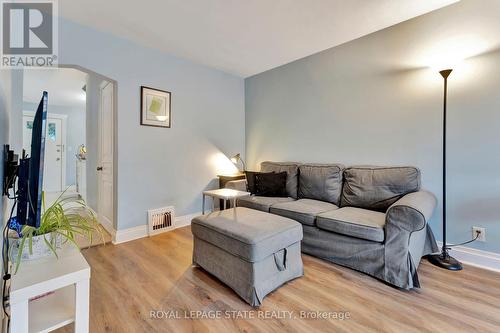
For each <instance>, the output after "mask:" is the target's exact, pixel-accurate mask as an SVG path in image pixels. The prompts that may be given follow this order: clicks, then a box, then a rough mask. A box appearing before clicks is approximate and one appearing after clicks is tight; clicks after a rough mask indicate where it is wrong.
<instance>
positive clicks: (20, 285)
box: [10, 246, 90, 333]
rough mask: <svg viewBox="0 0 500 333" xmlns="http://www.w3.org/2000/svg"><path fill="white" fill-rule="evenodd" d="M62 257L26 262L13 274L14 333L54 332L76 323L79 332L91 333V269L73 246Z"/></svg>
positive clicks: (12, 319) (11, 299)
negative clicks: (37, 297)
mask: <svg viewBox="0 0 500 333" xmlns="http://www.w3.org/2000/svg"><path fill="white" fill-rule="evenodd" d="M58 255H59V259H57V258H56V257H54V256H50V257H45V258H41V259H38V260H33V261H26V262H22V263H21V265H20V266H19V271H18V272H17V273H16V274H15V275H12V280H11V286H10V312H11V323H10V332H12V333H28V332H50V331H53V330H55V329H57V328H60V327H62V326H65V325H68V324H70V323H72V322H75V332H76V333H87V332H88V331H89V286H90V267H89V265H88V263H87V261H86V260H85V258H84V257H83V255H82V254H81V253H80V252H79V251H78V250H77V249H75V248H74V247H73V246H67V247H66V248H64V249H62V250H60V251H59V252H58ZM49 292H53V293H52V294H49V295H46V296H43V297H41V298H39V299H35V300H32V301H30V299H32V298H33V297H36V296H39V295H43V294H46V293H49Z"/></svg>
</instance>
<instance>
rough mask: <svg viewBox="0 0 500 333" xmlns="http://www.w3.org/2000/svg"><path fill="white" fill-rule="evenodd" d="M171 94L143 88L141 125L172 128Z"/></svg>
mask: <svg viewBox="0 0 500 333" xmlns="http://www.w3.org/2000/svg"><path fill="white" fill-rule="evenodd" d="M170 105H171V102H170V92H168V91H163V90H158V89H153V88H148V87H141V125H146V126H157V127H170Z"/></svg>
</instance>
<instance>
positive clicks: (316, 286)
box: [61, 227, 500, 333]
mask: <svg viewBox="0 0 500 333" xmlns="http://www.w3.org/2000/svg"><path fill="white" fill-rule="evenodd" d="M191 253H192V236H191V231H190V228H189V227H185V228H181V229H177V230H175V231H172V232H169V233H165V234H162V235H159V236H155V237H152V238H143V239H139V240H136V241H132V242H128V243H124V244H120V245H112V244H108V245H105V246H97V247H92V248H89V249H86V250H83V254H84V255H85V257H86V258H87V260H88V262H89V264H90V266H91V267H92V278H91V295H90V304H91V308H90V332H120V333H121V332H281V331H283V332H285V331H286V332H500V274H498V273H494V272H490V271H486V270H482V269H478V268H475V267H470V266H466V267H465V269H464V270H463V271H461V272H450V271H446V270H443V269H439V268H436V267H434V266H432V265H430V264H429V263H428V262H427V261H426V260H423V261H422V263H421V265H420V267H419V269H418V271H419V274H420V281H421V284H422V289H420V290H414V291H409V292H408V291H402V290H398V289H395V288H393V287H390V286H388V285H386V284H384V283H382V282H380V281H378V280H375V279H373V278H371V277H369V276H366V275H364V274H361V273H358V272H355V271H353V270H350V269H347V268H344V267H341V266H337V265H334V264H331V263H328V262H326V261H323V260H320V259H317V258H314V257H311V256H307V255H303V260H304V266H305V275H304V277H302V278H299V279H296V280H294V281H292V282H289V283H287V284H286V285H284V286H282V287H281V288H279V289H278V290H277V291H275V292H273V293H272V294H270V295H268V296H267V297H266V298H265V299H264V302H263V305H262V306H261V307H260V308H259V309H258V310H254V309H252V308H251V307H250V306H248V305H247V304H246V303H244V302H243V301H242V300H241V299H240V298H239V297H238V296H237V295H236V294H235V293H233V292H232V291H231V289H229V288H227V287H225V286H224V285H223V284H222V283H221V282H219V281H218V280H217V279H216V278H214V277H212V276H211V275H209V274H208V273H206V272H205V271H203V270H202V269H201V268H197V267H193V266H192V265H191ZM239 310H241V311H240V312H232V311H239ZM151 311H164V312H163V315H164V316H175V317H179V318H176V319H172V318H170V319H165V318H164V319H155V318H151ZM191 311H194V312H191ZM196 311H199V312H196ZM303 311H305V312H303ZM317 311H319V312H317ZM318 314H319V315H322V316H327V317H330V318H325V319H321V318H304V317H303V316H305V315H307V316H309V317H315V316H316V317H317V316H318ZM155 315H156V316H157V317H160V316H161V315H162V313H161V312H155ZM185 315H186V317H187V318H185ZM342 315H344V316H347V315H349V318H346V317H345V318H344V319H343V320H342V319H340V317H341V316H342ZM206 316H215V317H225V316H229V317H230V318H229V319H227V318H214V319H211V318H206ZM301 316H302V317H301ZM335 316H337V317H336V318H335ZM249 317H254V318H253V319H249ZM71 330H72V328H71V327H67V328H65V329H62V330H61V331H71Z"/></svg>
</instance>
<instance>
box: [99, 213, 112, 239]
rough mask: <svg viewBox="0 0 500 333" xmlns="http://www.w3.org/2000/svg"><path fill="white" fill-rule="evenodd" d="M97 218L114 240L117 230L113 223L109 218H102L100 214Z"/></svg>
mask: <svg viewBox="0 0 500 333" xmlns="http://www.w3.org/2000/svg"><path fill="white" fill-rule="evenodd" d="M97 220H98V221H99V223H100V224H101V225H102V227H103V228H104V229H106V231H107V232H108V233H109V234H110V235H111V239H112V240H114V239H115V236H116V230H115V228H114V227H113V225H112V224H111V223H108V220H107V219H100V218H99V214H97Z"/></svg>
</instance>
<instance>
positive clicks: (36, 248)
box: [9, 233, 62, 263]
mask: <svg viewBox="0 0 500 333" xmlns="http://www.w3.org/2000/svg"><path fill="white" fill-rule="evenodd" d="M45 240H47V241H48V242H49V243H50V244H51V246H52V248H53V249H55V250H56V251H57V250H58V249H60V248H61V247H62V236H61V235H60V234H56V233H50V234H44V235H39V236H33V241H32V247H31V249H32V251H31V252H30V241H29V238H27V239H26V241H25V242H24V249H23V251H22V252H23V253H22V255H21V262H23V261H29V260H35V259H39V258H43V257H47V256H50V255H55V254H54V251H53V250H52V249H51V248H50V247H49V246H48V245H47V242H46V241H45ZM10 242H11V243H12V245H11V247H10V251H9V252H10V255H9V256H10V260H11V261H12V262H13V263H16V262H17V259H18V255H19V247H20V244H21V239H19V238H11V239H10Z"/></svg>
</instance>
